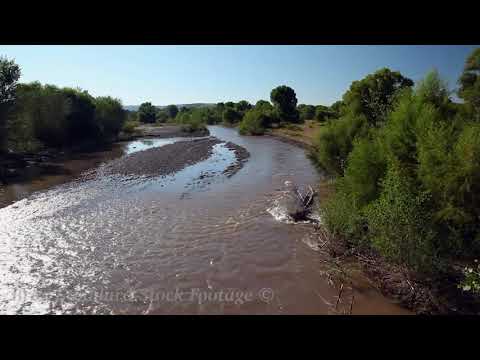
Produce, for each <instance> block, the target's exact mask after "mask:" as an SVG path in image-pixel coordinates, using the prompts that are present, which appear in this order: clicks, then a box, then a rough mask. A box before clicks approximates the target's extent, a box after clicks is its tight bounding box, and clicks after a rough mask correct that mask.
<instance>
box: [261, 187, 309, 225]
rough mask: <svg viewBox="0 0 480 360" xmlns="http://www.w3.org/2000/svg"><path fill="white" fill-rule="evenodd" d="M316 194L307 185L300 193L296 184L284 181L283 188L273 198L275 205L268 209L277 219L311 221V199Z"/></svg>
mask: <svg viewBox="0 0 480 360" xmlns="http://www.w3.org/2000/svg"><path fill="white" fill-rule="evenodd" d="M315 196H316V193H315V191H314V190H313V189H312V188H311V187H310V186H309V187H308V190H307V191H306V192H305V193H303V194H302V192H301V191H300V190H299V189H298V187H297V186H296V185H294V184H293V183H292V182H291V181H285V190H283V191H282V192H281V195H280V196H279V197H278V198H277V199H275V205H274V206H273V207H272V208H270V209H268V211H269V212H270V213H271V214H272V215H273V216H274V217H275V218H277V220H286V221H289V222H292V221H293V222H298V221H312V222H317V221H318V220H317V219H314V218H312V211H313V200H314V198H315Z"/></svg>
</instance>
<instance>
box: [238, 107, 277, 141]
mask: <svg viewBox="0 0 480 360" xmlns="http://www.w3.org/2000/svg"><path fill="white" fill-rule="evenodd" d="M269 121H270V119H269V118H268V116H267V115H265V114H264V113H263V112H262V111H260V110H258V109H252V110H249V111H247V113H246V114H245V116H244V117H243V120H242V122H241V123H240V125H239V127H238V129H239V132H240V134H241V135H263V134H264V133H265V127H266V126H267V125H268V123H269Z"/></svg>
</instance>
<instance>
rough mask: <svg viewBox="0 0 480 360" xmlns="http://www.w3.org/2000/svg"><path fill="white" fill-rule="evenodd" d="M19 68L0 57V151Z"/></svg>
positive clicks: (5, 133)
mask: <svg viewBox="0 0 480 360" xmlns="http://www.w3.org/2000/svg"><path fill="white" fill-rule="evenodd" d="M19 78H20V68H19V66H18V65H17V64H15V62H14V61H12V60H8V59H6V58H3V57H0V153H1V152H2V151H4V150H5V145H6V140H7V129H6V124H7V119H8V117H9V115H10V110H11V108H12V105H13V103H14V101H15V91H16V86H17V81H18V79H19Z"/></svg>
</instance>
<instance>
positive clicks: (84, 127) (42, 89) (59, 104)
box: [0, 58, 126, 152]
mask: <svg viewBox="0 0 480 360" xmlns="http://www.w3.org/2000/svg"><path fill="white" fill-rule="evenodd" d="M19 77H20V69H19V67H18V66H17V65H16V64H15V63H14V62H12V61H8V60H6V59H3V58H1V59H0V126H1V129H0V134H1V139H0V140H1V145H2V149H3V150H5V149H6V148H8V149H9V151H14V152H32V151H37V150H39V149H40V148H42V147H44V146H49V147H68V146H72V145H75V144H79V143H85V142H89V143H100V142H105V141H111V140H113V139H114V138H116V136H117V135H118V133H119V132H120V131H121V129H122V126H123V124H124V122H125V119H126V112H125V111H124V110H123V107H122V104H121V102H120V101H119V100H118V99H113V98H111V97H108V96H106V97H97V98H94V97H93V96H91V95H90V94H89V93H88V92H87V91H84V90H81V89H72V88H58V87H56V86H54V85H42V84H40V83H39V82H33V83H29V84H17V81H18V79H19Z"/></svg>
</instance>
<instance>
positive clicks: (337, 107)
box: [330, 100, 345, 118]
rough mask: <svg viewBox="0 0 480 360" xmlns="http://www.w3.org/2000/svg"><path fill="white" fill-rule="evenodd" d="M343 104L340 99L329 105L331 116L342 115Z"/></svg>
mask: <svg viewBox="0 0 480 360" xmlns="http://www.w3.org/2000/svg"><path fill="white" fill-rule="evenodd" d="M344 106H345V104H344V103H343V101H342V100H339V101H335V102H334V103H333V104H332V105H331V106H330V111H331V112H332V116H333V117H335V118H338V117H340V116H341V115H342V112H343V108H344Z"/></svg>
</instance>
